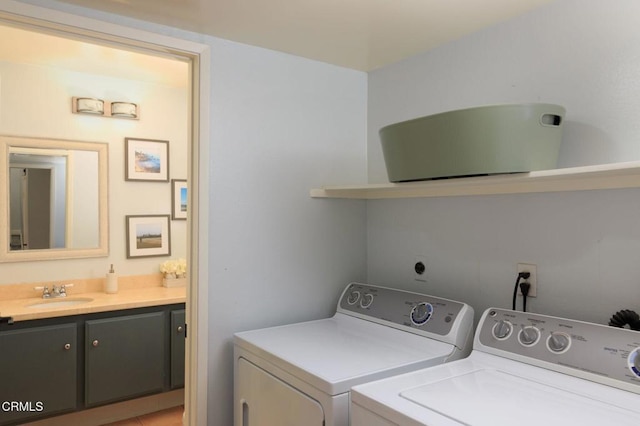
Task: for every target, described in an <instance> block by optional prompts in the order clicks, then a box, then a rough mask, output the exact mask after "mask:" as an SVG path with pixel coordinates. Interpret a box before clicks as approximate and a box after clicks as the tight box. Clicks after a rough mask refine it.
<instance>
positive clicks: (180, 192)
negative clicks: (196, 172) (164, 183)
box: [171, 179, 187, 220]
mask: <svg viewBox="0 0 640 426" xmlns="http://www.w3.org/2000/svg"><path fill="white" fill-rule="evenodd" d="M171 219H173V220H187V180H186V179H171Z"/></svg>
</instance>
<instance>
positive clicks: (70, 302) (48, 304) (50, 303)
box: [27, 297, 93, 309]
mask: <svg viewBox="0 0 640 426" xmlns="http://www.w3.org/2000/svg"><path fill="white" fill-rule="evenodd" d="M91 301H93V299H92V298H90V297H74V298H73V299H50V300H43V301H41V302H36V303H31V304H29V305H27V307H28V308H35V309H42V308H68V307H70V306H76V305H81V304H83V303H87V302H91Z"/></svg>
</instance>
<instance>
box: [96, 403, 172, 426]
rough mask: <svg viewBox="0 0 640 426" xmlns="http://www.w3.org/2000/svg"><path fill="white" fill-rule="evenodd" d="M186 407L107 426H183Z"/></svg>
mask: <svg viewBox="0 0 640 426" xmlns="http://www.w3.org/2000/svg"><path fill="white" fill-rule="evenodd" d="M183 411H184V406H182V405H180V406H178V407H174V408H169V409H167V410H162V411H158V412H156V413H150V414H145V415H144V416H139V417H134V418H132V419H127V420H121V421H119V422H115V423H109V424H108V425H105V426H182V412H183Z"/></svg>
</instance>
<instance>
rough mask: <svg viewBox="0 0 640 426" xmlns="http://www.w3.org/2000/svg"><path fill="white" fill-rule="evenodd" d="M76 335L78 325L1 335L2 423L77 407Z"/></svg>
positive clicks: (32, 329) (17, 331)
mask: <svg viewBox="0 0 640 426" xmlns="http://www.w3.org/2000/svg"><path fill="white" fill-rule="evenodd" d="M77 334H78V333H77V327H76V325H75V324H63V325H55V326H44V327H35V328H28V329H19V330H15V331H14V330H11V331H2V332H0V403H2V404H3V406H2V407H1V408H2V411H0V424H9V423H12V422H15V421H17V420H25V419H27V418H29V417H38V416H42V415H50V414H55V413H58V412H63V411H67V410H73V409H75V408H76V401H77V382H76V378H77V377H76V376H77V365H76V361H77V353H78V352H77V350H78V348H77V347H76V339H77ZM7 404H9V405H7ZM7 409H8V410H7Z"/></svg>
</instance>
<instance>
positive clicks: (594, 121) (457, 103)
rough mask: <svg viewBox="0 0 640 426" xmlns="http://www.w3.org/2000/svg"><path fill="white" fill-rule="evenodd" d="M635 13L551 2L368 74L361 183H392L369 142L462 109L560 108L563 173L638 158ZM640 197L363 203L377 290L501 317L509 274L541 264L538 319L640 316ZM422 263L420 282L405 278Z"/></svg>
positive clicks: (606, 5) (638, 8) (587, 0)
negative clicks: (496, 310) (631, 312)
mask: <svg viewBox="0 0 640 426" xmlns="http://www.w3.org/2000/svg"><path fill="white" fill-rule="evenodd" d="M638 22H640V2H637V1H634V0H618V1H615V2H610V1H603V0H559V1H556V2H553V3H551V4H550V5H548V6H545V7H543V8H541V9H538V10H536V11H533V12H531V13H529V14H527V15H523V16H521V17H519V18H516V19H513V20H511V21H508V22H504V23H502V24H499V25H496V26H494V27H492V28H489V29H486V30H484V31H481V32H478V33H475V34H472V35H470V36H468V37H465V38H463V39H460V40H458V41H455V42H452V43H450V44H447V45H445V46H442V47H440V48H438V49H435V50H433V51H430V52H427V53H424V54H421V55H417V56H414V57H412V58H409V59H407V60H404V61H402V62H399V63H396V64H393V65H390V66H387V67H385V68H382V69H379V70H377V71H374V72H372V73H370V75H369V91H368V94H369V101H368V102H369V109H368V110H369V114H368V120H369V121H368V156H369V157H368V158H369V162H368V167H369V180H370V182H385V181H387V176H386V171H385V168H384V161H383V159H382V154H381V151H380V141H379V137H378V130H379V129H380V128H381V127H383V126H384V125H387V124H390V123H394V122H398V121H402V120H406V119H410V118H415V117H420V116H423V115H429V114H433V113H436V112H443V111H448V110H454V109H458V108H464V107H470V106H476V105H485V104H500V103H515V102H550V103H558V104H561V105H564V106H565V107H566V109H567V115H566V121H565V125H566V126H565V133H564V140H563V146H562V149H561V158H560V167H568V166H576V165H587V164H598V163H609V162H619V161H629V160H639V159H640V144H638V135H639V134H640V120H638V117H640V102H638V99H639V95H640V79H639V78H638V76H639V75H640V31H638ZM639 196H640V191H638V190H611V191H588V192H573V193H549V194H530V195H499V196H498V195H496V196H485V197H460V198H452V199H445V198H433V199H420V200H387V201H370V202H368V207H367V215H368V219H367V237H368V241H367V247H368V252H367V265H368V279H369V281H370V282H372V283H384V284H393V285H396V286H398V287H405V288H411V289H417V290H423V291H426V292H432V293H434V294H437V295H441V296H446V297H453V298H456V299H460V300H464V301H466V302H468V303H470V304H471V305H473V306H474V308H475V309H476V311H477V314H478V315H479V314H480V313H481V311H482V310H484V309H485V308H487V307H489V306H499V307H510V306H511V292H512V288H513V285H514V282H515V275H516V264H517V263H519V262H523V263H534V264H537V266H538V279H539V284H538V292H539V297H538V298H537V299H534V300H532V301H531V302H530V307H531V308H532V309H533V310H535V311H538V312H542V313H548V314H555V315H560V316H570V317H576V318H581V319H585V320H592V321H597V322H607V321H608V319H609V317H610V316H611V315H612V314H613V313H614V312H616V311H617V310H619V309H623V308H628V309H635V310H637V311H640V291H639V289H640V278H638V277H640V262H638V253H640V214H639V213H640V197H639ZM416 255H424V256H426V258H427V277H428V282H427V283H426V284H422V283H419V282H416V281H414V280H413V276H412V275H411V268H412V264H413V260H414V257H415V256H416Z"/></svg>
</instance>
